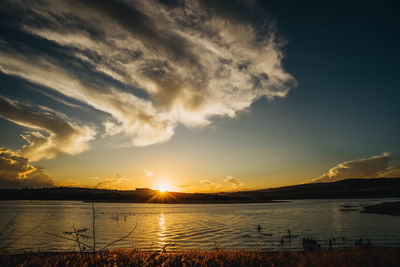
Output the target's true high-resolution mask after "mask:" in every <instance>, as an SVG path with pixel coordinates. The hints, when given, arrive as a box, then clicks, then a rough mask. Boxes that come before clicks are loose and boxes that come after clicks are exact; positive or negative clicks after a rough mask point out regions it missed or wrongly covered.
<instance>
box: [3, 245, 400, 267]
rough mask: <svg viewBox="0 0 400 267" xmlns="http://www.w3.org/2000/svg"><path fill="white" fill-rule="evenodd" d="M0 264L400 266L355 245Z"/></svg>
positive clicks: (50, 256) (71, 255)
mask: <svg viewBox="0 0 400 267" xmlns="http://www.w3.org/2000/svg"><path fill="white" fill-rule="evenodd" d="M0 266H219V267H220V266H324V267H330V266H400V253H399V250H394V249H383V248H379V249H378V248H374V249H366V248H360V247H354V248H351V249H333V250H321V251H313V252H310V251H279V252H262V251H246V250H207V251H204V250H186V251H179V252H163V251H159V252H149V251H141V250H136V249H135V250H113V251H100V252H96V253H92V252H87V253H76V252H64V253H30V254H13V255H10V254H5V255H0Z"/></svg>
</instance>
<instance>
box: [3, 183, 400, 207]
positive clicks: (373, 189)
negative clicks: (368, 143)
mask: <svg viewBox="0 0 400 267" xmlns="http://www.w3.org/2000/svg"><path fill="white" fill-rule="evenodd" d="M380 197H385V198H388V197H400V178H378V179H347V180H343V181H338V182H333V183H313V184H303V185H294V186H286V187H279V188H271V189H263V190H253V191H240V192H225V193H215V194H205V193H179V192H165V193H163V194H161V193H160V192H159V191H157V190H149V189H146V190H143V189H140V190H110V189H91V188H68V187H59V188H42V189H29V188H25V189H0V200H83V201H90V202H96V201H99V202H131V203H256V202H269V201H273V200H280V199H281V200H282V199H329V198H380Z"/></svg>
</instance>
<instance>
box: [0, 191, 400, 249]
mask: <svg viewBox="0 0 400 267" xmlns="http://www.w3.org/2000/svg"><path fill="white" fill-rule="evenodd" d="M398 200H399V199H357V200H355V199H340V200H337V199H335V200H291V201H287V202H281V203H257V204H142V203H95V211H96V217H95V218H96V241H97V242H96V244H97V245H96V246H97V248H101V247H102V246H104V245H105V244H108V243H110V242H111V241H113V240H115V239H118V238H120V237H123V236H124V235H126V234H127V233H128V232H129V231H131V230H132V229H133V228H134V227H135V225H136V229H135V231H134V232H133V234H132V235H131V236H129V237H128V238H126V239H124V240H122V241H121V242H118V243H116V244H114V245H112V246H111V247H110V248H139V249H151V250H156V249H161V248H163V247H165V246H167V247H166V249H167V250H181V249H214V248H226V249H241V248H244V249H288V250H297V249H301V248H302V238H303V237H306V238H307V237H308V238H314V239H316V240H318V242H319V244H321V246H322V247H328V244H329V240H331V243H332V246H340V247H341V246H351V245H354V242H355V240H357V239H360V238H363V239H364V240H366V239H369V240H370V241H371V242H372V244H373V245H379V246H392V247H399V246H400V217H396V216H390V215H378V214H363V213H360V212H359V211H360V210H361V209H362V206H364V205H367V204H375V203H381V202H384V201H398ZM9 220H12V221H13V222H14V223H13V224H12V225H10V226H9V227H8V229H5V231H3V232H2V234H1V236H0V238H1V239H2V240H0V242H1V245H2V246H7V249H8V250H9V251H11V252H23V251H65V250H77V246H76V244H75V243H74V242H73V241H68V240H65V239H62V238H60V237H56V235H59V236H65V237H67V235H65V234H64V233H63V232H65V231H72V230H73V226H74V227H75V228H76V229H82V228H88V229H89V230H88V232H87V234H88V235H92V232H91V229H92V205H91V203H85V202H80V201H0V227H1V229H0V231H2V230H3V229H4V227H5V226H6V225H7V223H8V221H9ZM258 225H260V227H261V229H260V231H259V229H257V228H258ZM288 230H290V232H291V233H290V235H291V238H290V239H289V237H288ZM85 242H88V243H91V242H93V241H92V240H91V239H88V240H87V241H85Z"/></svg>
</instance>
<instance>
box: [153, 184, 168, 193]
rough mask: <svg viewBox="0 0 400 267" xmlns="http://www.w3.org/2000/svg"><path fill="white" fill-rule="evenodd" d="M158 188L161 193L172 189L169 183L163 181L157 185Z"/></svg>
mask: <svg viewBox="0 0 400 267" xmlns="http://www.w3.org/2000/svg"><path fill="white" fill-rule="evenodd" d="M155 189H156V190H158V191H160V193H164V192H167V191H171V187H170V186H169V185H168V184H167V183H161V184H159V185H157V186H156V187H155Z"/></svg>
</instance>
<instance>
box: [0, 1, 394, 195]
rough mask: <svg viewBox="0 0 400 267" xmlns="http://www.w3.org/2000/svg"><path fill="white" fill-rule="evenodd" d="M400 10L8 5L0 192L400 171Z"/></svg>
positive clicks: (2, 29) (315, 5)
mask: <svg viewBox="0 0 400 267" xmlns="http://www.w3.org/2000/svg"><path fill="white" fill-rule="evenodd" d="M398 10H399V4H397V3H396V1H387V0H384V1H294V0H281V1H277V0H276V1H245V0H242V1H240V0H237V1H174V0H163V1H161V0H159V1H156V0H150V1H139V0H137V1H135V0H132V1H122V0H121V1H105V0H104V1H103V0H100V1H79V0H68V1H67V0H65V1H61V0H60V1H50V0H42V1H36V0H34V1H29V2H26V1H17V0H16V1H3V2H2V5H1V7H0V33H1V34H0V129H1V131H0V187H7V188H14V187H15V188H23V187H52V186H84V187H97V188H116V189H134V188H136V187H150V188H155V189H160V188H163V189H168V190H172V191H183V192H217V191H233V190H246V189H261V188H269V187H278V186H286V185H293V184H300V183H309V182H330V181H337V180H341V179H346V178H374V177H400V169H399V168H400V138H399V137H400V124H399V117H400V105H399V98H400V91H399V83H400V75H399V74H398V70H399V68H398V62H399V60H400V51H399V49H398V48H399V47H400V36H399V32H400V21H399V20H400V18H399V17H398V15H397V13H398V12H397V11H398Z"/></svg>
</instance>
